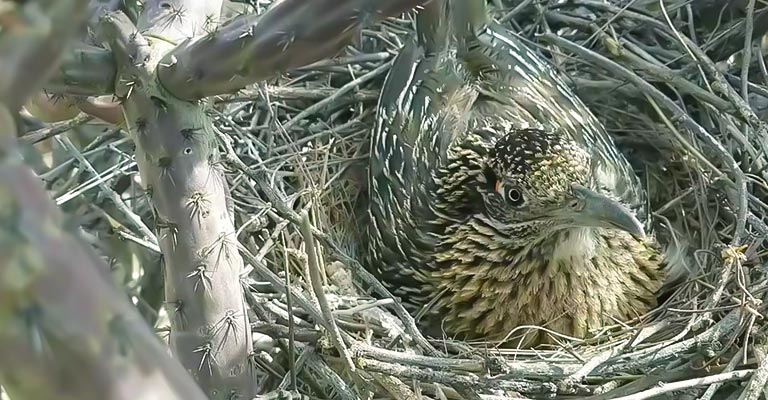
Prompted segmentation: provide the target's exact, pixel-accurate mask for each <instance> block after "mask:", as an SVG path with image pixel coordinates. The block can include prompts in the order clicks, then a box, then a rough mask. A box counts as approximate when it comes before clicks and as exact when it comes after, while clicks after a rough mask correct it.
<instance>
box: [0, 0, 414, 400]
mask: <svg viewBox="0 0 768 400" xmlns="http://www.w3.org/2000/svg"><path fill="white" fill-rule="evenodd" d="M52 1H53V0H52ZM55 1H58V2H62V3H57V4H64V2H63V0H55ZM426 1H427V0H388V1H379V0H345V1H335V0H334V1H332V0H317V1H311V2H307V1H304V0H282V1H280V2H276V3H275V4H273V5H272V7H271V8H270V9H269V10H268V11H267V12H266V13H265V14H263V15H260V16H257V15H243V16H240V17H238V18H236V19H234V20H233V21H231V22H230V23H228V24H225V25H223V26H218V23H219V21H218V20H219V13H220V10H221V2H220V1H205V0H162V1H159V0H148V1H146V2H144V4H143V9H142V10H141V12H140V13H138V14H136V15H134V14H133V13H132V12H133V11H136V7H133V6H128V5H129V3H130V4H134V3H135V2H115V1H100V2H94V3H92V4H91V6H90V8H89V10H90V13H89V14H88V17H89V19H88V21H90V23H91V25H90V30H89V32H94V33H96V35H95V36H92V37H91V36H88V37H85V38H84V39H83V40H84V42H83V43H76V44H74V47H73V48H74V51H73V52H71V53H69V54H70V55H69V56H67V57H65V58H64V60H63V62H62V63H61V67H60V68H59V69H58V71H57V72H56V73H55V74H54V75H53V77H52V78H51V79H50V80H48V81H47V83H46V84H45V86H44V87H45V88H46V90H48V91H50V92H54V93H58V94H61V95H86V96H95V95H102V94H114V96H115V98H116V99H118V101H119V102H120V104H121V106H122V110H123V114H124V118H125V121H124V122H125V126H126V130H127V131H128V133H129V134H130V136H131V137H132V139H133V140H134V142H135V144H136V153H135V156H136V160H137V163H138V165H139V172H140V176H141V181H142V185H143V186H144V188H145V189H146V193H147V196H148V197H149V198H150V199H151V202H152V204H153V206H154V215H155V228H156V232H157V237H158V241H159V245H160V248H161V250H162V252H163V256H164V261H165V295H166V309H167V311H168V313H169V315H170V317H171V336H170V346H171V350H172V353H173V355H174V356H175V357H176V358H177V359H178V360H179V361H180V362H181V364H182V365H183V366H184V368H186V370H187V372H189V373H190V374H191V375H192V376H193V377H194V378H195V380H196V381H197V382H198V384H199V385H200V387H201V388H202V389H203V391H204V392H205V394H206V395H207V396H208V397H209V398H211V399H229V398H251V397H253V396H255V394H256V385H255V382H254V380H253V376H252V374H251V373H250V372H251V371H250V364H249V357H250V356H251V352H252V343H251V332H250V322H249V316H248V309H247V307H246V302H245V300H244V294H243V290H242V284H241V275H242V274H243V271H244V265H243V260H242V258H241V256H240V254H239V245H238V242H237V238H236V237H235V227H234V217H233V215H232V214H231V213H230V211H229V209H228V207H227V204H228V190H229V189H228V184H227V181H226V179H225V176H224V173H223V171H222V170H221V168H220V163H219V154H218V143H217V140H216V136H215V132H214V130H213V124H212V120H211V117H210V111H211V103H210V102H209V101H208V99H207V98H208V97H210V96H213V95H218V94H224V93H228V92H232V91H235V90H238V89H240V88H243V87H245V86H247V85H250V84H252V83H255V82H257V81H260V80H263V79H266V78H269V77H272V76H274V75H276V74H278V73H280V72H283V71H286V70H289V69H292V68H297V67H301V66H304V65H307V64H309V63H312V62H314V61H318V60H320V59H322V58H326V57H331V56H333V55H335V54H336V53H337V52H338V51H339V50H340V49H341V48H343V47H344V46H345V45H346V44H348V43H350V42H351V41H352V40H353V39H354V38H355V36H356V34H357V33H358V32H359V30H360V29H361V28H362V27H364V26H366V25H367V24H370V23H373V22H375V21H378V20H381V19H382V18H385V17H388V16H393V15H397V14H400V13H401V12H404V11H407V10H408V9H410V8H413V7H415V6H418V5H420V4H422V3H424V2H426ZM134 5H135V4H134ZM81 14H82V12H81ZM81 19H82V17H81ZM97 21H98V22H97ZM69 31H70V35H72V34H74V33H77V32H79V33H81V34H82V33H83V32H81V31H79V30H78V27H77V26H73V27H71V28H69ZM59 40H60V41H63V40H64V39H63V38H61V39H59ZM0 52H2V48H1V47H0ZM2 53H3V54H6V53H5V52H2ZM37 56H38V57H39V54H37ZM49 69H51V68H49ZM0 71H2V70H0ZM15 72H16V73H17V74H18V75H19V76H23V74H22V73H21V72H20V71H19V70H17V71H15ZM2 82H4V80H3V79H2V77H0V83H2ZM0 90H2V87H0ZM27 92H29V90H27ZM0 93H2V92H0ZM20 104H22V103H19V104H18V105H20ZM18 105H17V104H13V105H12V106H13V107H17V106H18ZM39 195H40V196H42V194H39ZM38 244H39V245H43V244H46V243H44V242H43V243H38ZM39 263H42V261H39ZM102 295H104V294H103V293H102ZM3 300H5V299H4V298H0V303H2V301H3ZM88 300H91V301H94V300H93V298H88ZM1 315H2V314H0V316H1ZM93 318H95V319H98V318H102V319H101V320H100V321H101V322H100V323H104V319H103V318H106V317H103V316H102V315H100V314H98V313H97V314H94V316H93ZM146 349H152V347H151V346H149V345H147V347H146ZM147 351H150V350H147ZM94 373H95V372H94ZM105 373H106V372H105ZM173 382H180V381H179V380H176V381H173ZM158 393H160V394H165V393H167V392H158ZM190 393H191V392H190ZM86 398H89V397H87V396H86ZM104 398H108V397H104ZM187 398H194V396H193V395H190V397H187Z"/></svg>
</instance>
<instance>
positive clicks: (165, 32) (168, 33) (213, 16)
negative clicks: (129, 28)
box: [137, 0, 222, 43]
mask: <svg viewBox="0 0 768 400" xmlns="http://www.w3.org/2000/svg"><path fill="white" fill-rule="evenodd" d="M221 6H222V0H148V1H146V2H145V4H144V9H143V12H142V13H141V16H140V17H139V21H138V23H137V26H138V27H139V29H140V30H141V32H142V33H143V34H145V35H157V36H158V37H161V38H162V39H163V40H167V41H171V42H174V43H180V42H182V41H184V40H187V39H191V38H193V37H199V36H201V35H205V34H208V33H211V32H213V31H214V30H215V29H216V27H217V26H218V25H219V23H220V22H221V21H219V18H220V16H221Z"/></svg>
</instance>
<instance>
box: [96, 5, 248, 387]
mask: <svg viewBox="0 0 768 400" xmlns="http://www.w3.org/2000/svg"><path fill="white" fill-rule="evenodd" d="M164 3H167V4H170V5H171V7H184V6H186V5H188V4H186V3H185V2H157V4H155V3H152V2H150V3H149V4H148V7H149V9H148V12H150V13H152V12H154V11H152V10H153V9H152V7H153V6H157V7H161V6H162V4H164ZM189 3H193V2H189ZM153 15H154V14H153ZM158 15H159V14H158ZM164 15H165V14H164ZM189 17H190V15H189V14H184V13H180V14H179V16H177V18H181V20H183V21H186V22H187V23H194V22H195V21H194V19H189ZM146 18H147V17H146V16H142V17H141V18H140V21H146ZM152 18H155V19H153V21H155V23H156V24H160V25H159V26H157V25H155V26H153V27H151V29H142V31H141V32H139V29H138V28H137V27H136V26H134V25H133V23H132V22H131V21H130V19H129V18H128V17H127V16H126V15H125V14H124V13H122V12H116V13H112V14H109V15H108V16H106V17H105V18H104V24H103V25H104V29H103V32H104V37H106V38H107V39H108V43H109V45H110V47H111V49H112V51H113V53H114V54H115V58H116V60H117V64H118V71H120V72H119V76H120V77H119V79H118V80H117V83H116V88H115V93H116V95H117V96H118V97H119V98H121V99H122V100H123V110H124V113H125V116H126V121H125V122H126V126H127V128H128V131H129V133H130V135H131V136H132V138H133V140H134V142H135V144H136V160H137V163H138V166H139V172H140V176H141V182H142V185H143V186H144V188H145V189H146V190H147V192H148V193H149V196H150V198H151V200H152V204H153V206H154V211H155V216H156V221H157V224H156V225H157V230H158V234H157V236H158V238H159V245H160V248H161V250H162V252H163V255H164V260H165V297H166V304H168V305H169V306H168V307H167V311H168V313H169V315H171V334H170V346H171V350H172V351H173V353H174V355H175V356H176V357H177V358H178V359H179V360H180V361H181V363H182V364H183V365H184V366H185V367H186V369H187V371H188V372H189V373H190V374H192V375H193V376H194V377H195V379H196V380H197V382H198V383H199V384H200V386H201V387H202V388H203V390H204V392H205V393H206V395H207V396H208V397H209V398H211V399H229V398H250V397H252V396H253V395H255V382H253V381H252V379H251V371H250V368H251V367H250V365H249V364H248V356H249V355H250V353H251V352H252V347H253V346H252V343H251V332H250V330H249V327H250V323H249V318H248V314H247V310H246V308H245V299H244V297H243V292H242V290H241V284H240V276H241V274H242V271H243V260H242V258H241V256H240V254H239V252H238V244H237V241H236V238H235V228H234V226H233V222H232V217H231V215H230V213H229V210H228V208H227V202H226V198H227V193H228V185H227V181H226V179H225V177H224V174H223V171H222V170H221V169H220V168H219V164H218V162H217V161H218V159H219V155H218V149H217V143H216V136H215V134H214V131H213V126H212V122H211V119H210V117H209V112H210V110H209V105H208V104H206V103H202V102H200V103H190V102H186V101H181V100H179V99H177V98H176V97H174V96H173V95H171V94H169V93H168V92H167V91H166V90H164V89H163V88H162V87H161V86H160V85H158V83H157V79H155V76H156V75H155V71H156V67H157V62H158V60H160V58H161V57H162V56H163V55H164V54H165V52H167V51H168V50H170V48H171V47H172V46H173V44H172V43H169V42H168V41H166V40H165V39H159V38H161V37H164V32H166V31H164V30H163V26H166V27H167V29H168V32H169V35H171V36H173V35H176V34H178V33H179V32H180V31H181V30H183V29H182V28H183V26H184V25H183V24H182V25H179V24H176V23H170V22H169V24H167V25H162V24H161V23H160V22H158V20H157V18H159V17H152ZM197 22H200V21H197ZM190 29H191V28H190ZM193 31H194V30H192V29H191V30H189V32H193Z"/></svg>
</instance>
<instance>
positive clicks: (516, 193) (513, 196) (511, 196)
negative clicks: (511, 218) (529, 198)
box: [507, 187, 523, 206]
mask: <svg viewBox="0 0 768 400" xmlns="http://www.w3.org/2000/svg"><path fill="white" fill-rule="evenodd" d="M507 200H509V202H510V203H512V205H513V206H519V205H521V204H523V192H522V191H520V189H519V188H516V187H512V188H509V189H507Z"/></svg>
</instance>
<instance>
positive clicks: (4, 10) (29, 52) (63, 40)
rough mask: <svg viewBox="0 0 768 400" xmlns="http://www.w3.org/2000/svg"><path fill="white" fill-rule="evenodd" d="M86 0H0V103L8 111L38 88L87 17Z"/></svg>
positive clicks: (56, 64)
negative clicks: (22, 0) (7, 108)
mask: <svg viewBox="0 0 768 400" xmlns="http://www.w3.org/2000/svg"><path fill="white" fill-rule="evenodd" d="M87 5H88V2H87V1H86V0H44V1H43V0H40V1H26V2H16V1H2V2H0V54H2V58H0V102H2V103H5V104H6V105H8V106H9V109H10V110H14V111H15V110H18V109H19V108H21V106H22V105H23V104H24V101H23V100H21V99H26V98H27V97H28V96H29V95H31V94H32V93H34V92H36V91H37V90H39V89H40V88H41V87H42V86H43V84H44V83H45V78H47V77H48V76H49V75H50V74H51V73H52V72H53V71H54V70H56V68H57V67H58V64H59V57H60V55H61V54H62V53H63V52H64V50H65V49H66V44H67V41H68V40H69V38H70V37H71V36H72V35H73V34H75V33H76V32H77V31H78V30H79V29H80V27H81V26H82V24H83V23H84V22H85V18H86V12H85V11H86V6H87Z"/></svg>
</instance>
